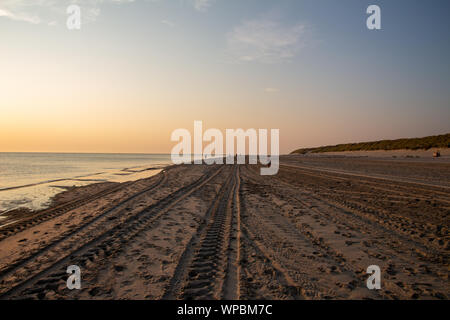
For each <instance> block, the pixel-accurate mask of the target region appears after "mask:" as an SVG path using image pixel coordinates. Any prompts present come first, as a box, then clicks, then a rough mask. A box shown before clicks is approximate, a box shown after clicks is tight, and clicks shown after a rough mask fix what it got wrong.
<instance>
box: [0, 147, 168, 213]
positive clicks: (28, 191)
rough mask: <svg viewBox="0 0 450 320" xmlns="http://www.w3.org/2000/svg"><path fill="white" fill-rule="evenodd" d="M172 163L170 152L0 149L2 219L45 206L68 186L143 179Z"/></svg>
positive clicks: (0, 211)
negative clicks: (55, 151) (13, 211)
mask: <svg viewBox="0 0 450 320" xmlns="http://www.w3.org/2000/svg"><path fill="white" fill-rule="evenodd" d="M170 164H171V159H170V154H122V153H120V154H100V153H96V154H93V153H1V152H0V220H1V215H2V214H5V213H7V212H8V211H11V210H14V209H18V208H28V209H31V210H39V209H44V208H46V207H48V206H49V205H50V203H51V197H53V196H54V195H56V194H57V193H59V192H62V191H64V190H65V189H67V188H68V187H72V186H84V185H88V184H92V183H98V182H106V181H111V182H125V181H133V180H138V179H143V178H147V177H150V176H152V175H155V174H157V173H159V172H160V171H161V170H162V168H164V167H165V166H167V165H170ZM148 169H155V170H148Z"/></svg>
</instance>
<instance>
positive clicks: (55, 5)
mask: <svg viewBox="0 0 450 320" xmlns="http://www.w3.org/2000/svg"><path fill="white" fill-rule="evenodd" d="M137 1H145V2H159V1H163V0H2V1H1V3H0V18H2V17H5V18H8V19H11V20H15V21H23V22H28V23H33V24H39V23H46V24H51V23H52V22H53V21H55V18H57V17H58V16H64V15H66V14H67V13H66V8H67V6H69V5H71V4H75V5H79V6H80V7H81V8H82V16H83V17H84V20H86V21H88V22H90V21H95V20H96V19H97V17H98V16H99V15H100V7H101V5H103V4H107V3H110V4H126V3H133V2H137ZM214 1H215V0H187V2H188V3H189V5H191V6H192V7H194V8H195V10H197V11H202V12H204V11H207V10H208V9H209V8H210V7H211V5H212V3H213V2H214ZM163 23H165V24H167V25H169V23H170V21H166V22H163Z"/></svg>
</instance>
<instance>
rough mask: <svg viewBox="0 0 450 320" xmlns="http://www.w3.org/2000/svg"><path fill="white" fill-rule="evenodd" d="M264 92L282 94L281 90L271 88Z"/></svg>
mask: <svg viewBox="0 0 450 320" xmlns="http://www.w3.org/2000/svg"><path fill="white" fill-rule="evenodd" d="M264 91H265V92H267V93H278V92H280V89H278V88H271V87H269V88H265V89H264Z"/></svg>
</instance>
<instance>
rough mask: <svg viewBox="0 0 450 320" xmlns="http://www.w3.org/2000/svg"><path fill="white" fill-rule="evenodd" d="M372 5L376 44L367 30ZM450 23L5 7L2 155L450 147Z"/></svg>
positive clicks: (169, 3) (362, 16) (439, 19)
mask: <svg viewBox="0 0 450 320" xmlns="http://www.w3.org/2000/svg"><path fill="white" fill-rule="evenodd" d="M70 4H77V5H79V7H80V8H81V23H82V24H81V29H80V30H69V29H68V28H67V26H66V20H67V18H68V16H69V15H68V14H67V12H66V9H67V7H68V6H69V5H70ZM372 4H376V5H378V6H379V7H380V8H381V30H369V29H368V28H367V27H366V19H367V17H368V16H369V15H368V14H367V13H366V9H367V7H368V6H369V5H372ZM448 12H450V2H449V1H445V0H442V1H441V0H433V1H412V0H396V1H376V0H370V1H365V0H341V1H335V0H270V1H269V0H134V1H133V0H78V1H75V0H72V1H68V0H0V152H123V153H134V152H136V153H169V152H170V151H171V149H172V147H173V146H174V145H175V144H176V143H175V142H172V141H170V136H171V133H172V132H173V131H174V130H175V129H178V128H186V129H188V130H190V131H191V132H193V123H194V120H201V121H203V127H204V128H205V129H207V128H218V129H221V130H225V129H226V128H230V129H235V128H243V129H249V128H265V129H279V130H280V148H281V153H289V152H291V151H293V150H294V149H297V148H300V147H313V146H321V145H330V144H337V143H348V142H360V141H372V140H379V139H395V138H403V137H421V136H427V135H434V134H442V133H448V132H450V90H449V89H450V62H449V57H450V37H449V30H450V19H448Z"/></svg>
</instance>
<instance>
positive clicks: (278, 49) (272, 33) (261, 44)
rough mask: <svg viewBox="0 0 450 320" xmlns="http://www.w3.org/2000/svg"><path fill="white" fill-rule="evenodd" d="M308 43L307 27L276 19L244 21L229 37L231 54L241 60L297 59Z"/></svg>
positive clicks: (279, 60)
mask: <svg viewBox="0 0 450 320" xmlns="http://www.w3.org/2000/svg"><path fill="white" fill-rule="evenodd" d="M305 42H306V26H305V25H304V24H294V25H290V26H285V25H282V24H281V23H280V22H279V21H277V20H270V19H256V20H249V21H244V22H243V23H242V24H241V25H239V26H237V27H235V28H234V29H233V30H232V31H231V32H230V33H229V34H228V35H227V43H228V51H229V52H230V53H231V54H232V55H233V56H234V57H235V58H236V59H238V60H239V61H245V62H259V63H280V62H285V61H289V60H291V59H292V58H294V57H295V56H296V55H297V54H298V53H299V51H300V50H301V48H303V47H304V45H305Z"/></svg>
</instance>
